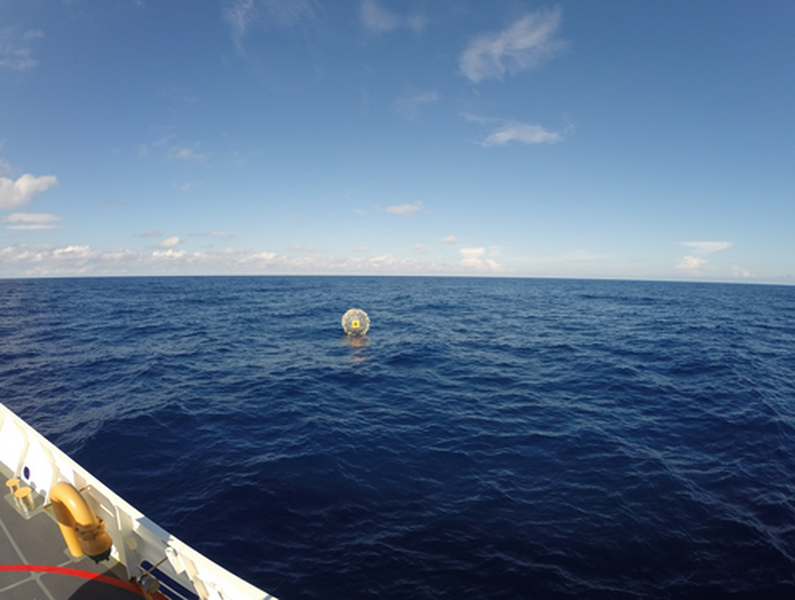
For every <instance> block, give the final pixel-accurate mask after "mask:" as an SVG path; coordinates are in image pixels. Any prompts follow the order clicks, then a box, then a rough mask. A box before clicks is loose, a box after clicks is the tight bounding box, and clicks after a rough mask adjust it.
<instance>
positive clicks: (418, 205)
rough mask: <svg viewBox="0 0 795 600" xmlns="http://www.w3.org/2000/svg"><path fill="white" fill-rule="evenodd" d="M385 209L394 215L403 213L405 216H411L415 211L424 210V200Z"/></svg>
mask: <svg viewBox="0 0 795 600" xmlns="http://www.w3.org/2000/svg"><path fill="white" fill-rule="evenodd" d="M385 210H386V212H388V213H390V214H392V215H402V216H404V217H410V216H411V215H413V214H414V213H416V212H418V211H420V210H422V202H415V203H414V204H400V205H398V206H389V207H387V208H386V209H385Z"/></svg>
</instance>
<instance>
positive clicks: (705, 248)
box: [680, 242, 732, 255]
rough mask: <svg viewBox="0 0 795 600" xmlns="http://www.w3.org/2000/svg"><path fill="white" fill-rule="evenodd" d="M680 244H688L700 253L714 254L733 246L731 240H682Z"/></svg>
mask: <svg viewBox="0 0 795 600" xmlns="http://www.w3.org/2000/svg"><path fill="white" fill-rule="evenodd" d="M680 244H681V245H682V246H687V247H688V248H690V249H691V250H692V251H693V252H694V253H696V254H698V255H706V254H712V253H713V252H718V251H720V250H726V249H727V248H731V247H732V243H731V242H680Z"/></svg>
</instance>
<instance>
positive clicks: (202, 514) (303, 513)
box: [0, 277, 795, 600]
mask: <svg viewBox="0 0 795 600" xmlns="http://www.w3.org/2000/svg"><path fill="white" fill-rule="evenodd" d="M353 307H357V308H361V309H363V310H365V311H367V313H368V315H369V316H370V319H371V328H370V332H369V333H368V335H367V337H366V338H363V339H360V340H351V339H349V338H347V337H346V336H345V334H344V332H343V330H342V327H341V325H340V319H341V318H342V315H343V313H344V312H345V311H346V310H347V309H349V308H353ZM0 401H2V402H3V403H5V404H6V405H7V406H8V407H9V408H11V409H12V410H13V411H15V412H16V413H17V414H19V415H20V416H21V417H22V418H24V419H26V420H27V421H28V422H29V423H31V424H32V425H33V426H35V427H36V428H37V429H39V431H40V432H41V433H43V434H44V435H46V436H47V437H48V438H49V439H50V440H51V441H53V442H54V443H56V444H57V445H58V446H60V447H61V448H62V449H63V450H64V451H66V452H67V453H69V454H70V455H71V456H72V457H73V458H74V459H75V460H77V461H78V462H80V463H81V464H82V465H83V466H85V467H86V468H87V469H89V470H90V471H91V472H93V473H94V474H95V475H96V476H97V477H98V478H99V479H100V480H102V481H103V482H104V483H106V484H107V485H109V486H110V487H111V488H113V489H114V490H115V491H116V492H117V493H118V494H119V495H120V496H122V497H123V498H125V499H126V500H127V501H128V502H130V503H131V504H133V505H134V506H135V507H137V508H138V509H139V510H141V511H142V512H143V513H145V514H146V515H147V516H148V517H150V518H151V519H152V520H154V521H155V522H157V523H158V524H160V525H161V526H162V527H164V528H165V529H167V530H168V531H170V532H171V533H172V534H174V535H175V536H177V537H179V538H181V539H182V540H183V541H185V542H187V543H189V544H191V545H192V546H194V547H195V548H196V549H197V550H199V551H200V552H202V553H204V554H205V555H207V556H208V557H210V558H211V559H213V560H215V561H216V562H218V563H219V564H221V565H222V566H224V567H226V568H227V569H229V570H231V571H232V572H234V573H236V574H237V575H239V576H241V577H243V578H244V579H246V580H248V581H250V582H251V583H253V584H255V585H257V586H259V587H261V588H262V589H264V590H266V591H268V592H270V593H272V594H274V595H275V596H277V597H279V598H280V599H281V600H299V599H324V600H325V599H328V600H332V599H333V600H337V599H342V598H345V599H364V598H368V599H370V598H382V599H383V598H389V599H391V598H411V599H433V600H439V599H445V598H484V599H485V598H488V599H500V598H506V599H507V598H511V599H513V598H540V599H545V598H553V599H556V598H560V599H564V598H565V599H568V598H578V599H581V598H610V599H613V598H618V599H623V598H626V599H630V598H631V599H636V598H638V599H639V598H755V599H756V598H766V599H777V598H786V599H792V598H795V287H786V286H763V285H732V284H701V283H671V282H639V281H577V280H552V279H509V278H505V279H495V278H424V277H414V278H412V277H405V278H403V277H155V278H97V279H93V278H85V279H83V278H75V279H11V280H0Z"/></svg>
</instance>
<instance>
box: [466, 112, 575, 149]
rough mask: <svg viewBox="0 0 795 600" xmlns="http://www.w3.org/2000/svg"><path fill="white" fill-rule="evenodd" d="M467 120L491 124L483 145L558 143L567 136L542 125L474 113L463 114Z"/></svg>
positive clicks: (482, 142)
mask: <svg viewBox="0 0 795 600" xmlns="http://www.w3.org/2000/svg"><path fill="white" fill-rule="evenodd" d="M462 116H463V117H464V118H465V119H466V120H467V121H472V122H475V123H482V124H485V125H489V128H490V129H491V130H492V132H491V133H490V134H489V135H488V136H486V138H485V139H483V140H482V141H481V142H480V145H481V146H484V147H488V146H503V145H505V144H508V143H509V142H519V143H521V144H556V143H558V142H562V141H564V140H565V139H566V138H565V137H564V136H563V134H562V133H559V132H557V131H549V130H548V129H544V128H543V127H542V126H541V125H535V124H533V123H522V122H521V121H509V120H506V119H496V118H493V117H480V116H477V115H472V114H467V113H465V114H463V115H462Z"/></svg>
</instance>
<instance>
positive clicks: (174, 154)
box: [168, 145, 207, 163]
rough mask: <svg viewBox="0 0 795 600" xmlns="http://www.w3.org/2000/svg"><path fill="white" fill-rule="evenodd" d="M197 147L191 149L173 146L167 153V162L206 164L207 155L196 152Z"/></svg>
mask: <svg viewBox="0 0 795 600" xmlns="http://www.w3.org/2000/svg"><path fill="white" fill-rule="evenodd" d="M197 147H198V145H195V146H194V147H193V148H189V147H188V146H175V147H174V148H172V149H171V150H169V152H168V158H169V160H182V161H186V162H196V163H204V162H207V155H206V154H201V153H199V152H197V151H196V148H197Z"/></svg>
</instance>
